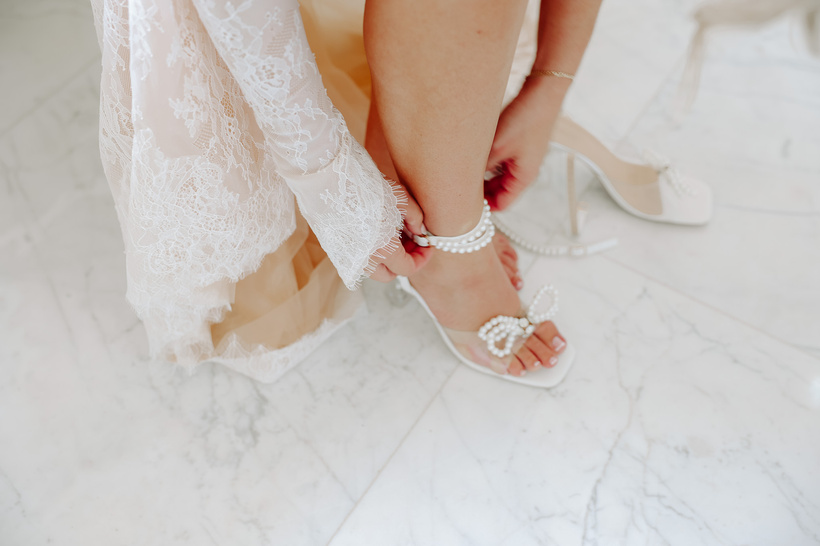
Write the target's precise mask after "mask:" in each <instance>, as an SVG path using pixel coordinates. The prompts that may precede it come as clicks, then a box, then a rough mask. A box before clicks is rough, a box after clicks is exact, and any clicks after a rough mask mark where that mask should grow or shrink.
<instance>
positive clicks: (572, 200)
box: [567, 152, 578, 237]
mask: <svg viewBox="0 0 820 546" xmlns="http://www.w3.org/2000/svg"><path fill="white" fill-rule="evenodd" d="M567 202H568V204H569V231H570V233H571V234H572V236H573V237H578V200H577V197H576V196H575V154H574V153H572V152H570V153H568V154H567Z"/></svg>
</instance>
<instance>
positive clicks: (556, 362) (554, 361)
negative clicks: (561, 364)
mask: <svg viewBox="0 0 820 546" xmlns="http://www.w3.org/2000/svg"><path fill="white" fill-rule="evenodd" d="M556 364H558V357H557V356H554V357H552V358H550V368H552V367H553V366H555V365H556Z"/></svg>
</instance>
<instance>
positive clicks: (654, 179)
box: [551, 116, 713, 225]
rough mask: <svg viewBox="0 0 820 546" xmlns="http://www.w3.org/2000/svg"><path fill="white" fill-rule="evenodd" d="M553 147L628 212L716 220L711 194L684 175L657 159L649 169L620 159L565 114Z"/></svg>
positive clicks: (662, 218)
mask: <svg viewBox="0 0 820 546" xmlns="http://www.w3.org/2000/svg"><path fill="white" fill-rule="evenodd" d="M551 140H552V142H551V146H552V147H554V148H555V149H558V150H563V151H565V152H567V153H568V154H574V156H575V157H576V158H578V159H580V160H581V161H583V162H584V163H585V164H587V165H588V166H589V167H590V168H591V169H592V170H593V171H594V172H595V174H596V175H598V178H599V179H600V181H601V184H602V185H603V186H604V188H605V189H606V191H607V193H608V194H609V195H610V197H612V199H613V200H614V201H615V202H616V203H618V205H620V206H621V208H623V209H624V210H625V211H627V212H629V213H630V214H633V215H635V216H638V217H639V218H644V219H646V220H652V221H655V222H668V223H672V224H684V225H703V224H706V223H707V222H709V220H710V219H711V217H712V208H713V205H712V190H711V189H710V188H709V186H707V185H706V184H704V183H703V182H701V181H699V180H696V179H694V178H690V177H687V176H684V175H683V174H681V173H679V172H678V171H676V170H675V169H673V168H671V167H670V166H669V165H668V164H666V163H665V162H664V161H663V160H661V159H660V158H659V157H658V156H655V155H649V156H648V157H647V158H646V159H647V160H648V162H649V163H650V165H639V164H637V163H630V162H627V161H624V160H622V159H620V158H618V157H617V156H616V155H615V154H613V153H612V152H611V151H609V149H607V148H606V147H605V146H604V145H603V144H601V142H599V141H598V140H597V139H596V138H595V137H594V136H593V135H592V134H591V133H589V131H587V130H586V129H584V128H583V127H581V126H580V125H578V124H577V123H575V122H573V121H572V120H570V119H569V118H567V117H564V116H561V117H559V118H558V120H557V121H556V123H555V128H554V129H553V134H552V137H551Z"/></svg>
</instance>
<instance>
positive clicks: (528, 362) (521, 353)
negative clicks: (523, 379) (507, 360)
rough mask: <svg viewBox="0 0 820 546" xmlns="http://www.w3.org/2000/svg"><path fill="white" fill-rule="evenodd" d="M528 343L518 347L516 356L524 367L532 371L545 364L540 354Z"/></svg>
mask: <svg viewBox="0 0 820 546" xmlns="http://www.w3.org/2000/svg"><path fill="white" fill-rule="evenodd" d="M527 341H529V340H527ZM528 345H529V344H528V343H524V345H522V346H521V348H520V349H518V352H516V353H515V356H516V358H518V360H519V361H520V362H521V365H522V366H524V369H526V370H527V371H529V372H531V371H533V370H537V369H538V368H540V367H541V366H542V365H543V364H542V362H541V358H540V357H539V355H538V354H536V353H535V351H533V350H532V349H531V348H530V347H529V346H528Z"/></svg>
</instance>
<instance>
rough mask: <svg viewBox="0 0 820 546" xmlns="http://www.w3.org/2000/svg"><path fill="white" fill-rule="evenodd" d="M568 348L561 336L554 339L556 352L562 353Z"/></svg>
mask: <svg viewBox="0 0 820 546" xmlns="http://www.w3.org/2000/svg"><path fill="white" fill-rule="evenodd" d="M566 346H567V342H566V341H564V340H563V339H561V338H560V336H555V337H554V338H552V348H553V349H555V350H556V351H560V350H562V349H563V348H564V347H566Z"/></svg>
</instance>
